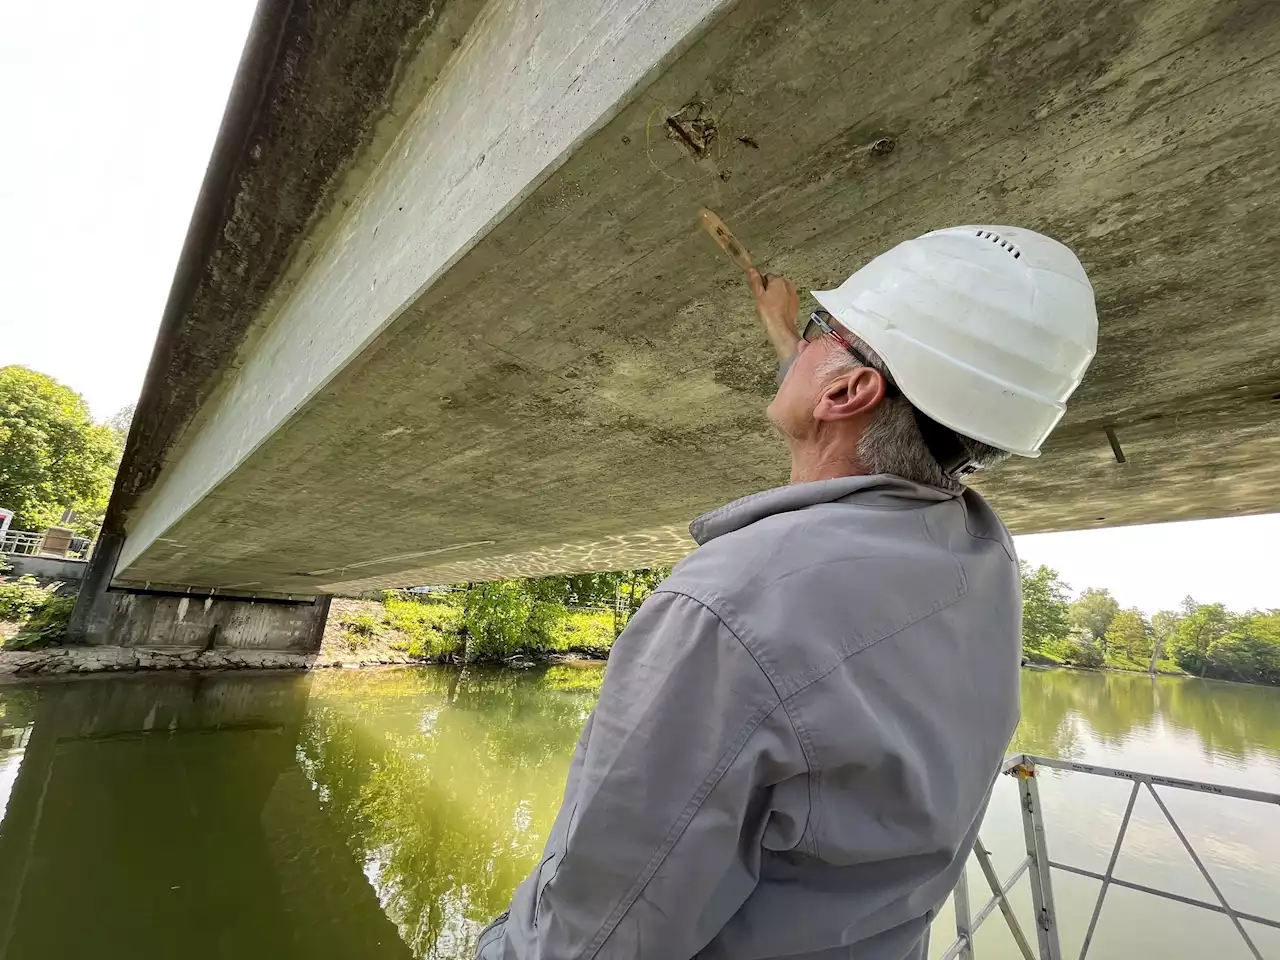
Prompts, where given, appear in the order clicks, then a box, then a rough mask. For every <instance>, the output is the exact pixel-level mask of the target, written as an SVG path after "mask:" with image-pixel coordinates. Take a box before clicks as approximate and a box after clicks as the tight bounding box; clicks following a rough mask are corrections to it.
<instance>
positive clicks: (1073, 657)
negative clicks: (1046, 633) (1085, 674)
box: [1041, 637, 1103, 667]
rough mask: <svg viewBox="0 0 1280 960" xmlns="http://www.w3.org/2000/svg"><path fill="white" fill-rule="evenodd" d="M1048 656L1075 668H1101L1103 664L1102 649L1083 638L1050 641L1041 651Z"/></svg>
mask: <svg viewBox="0 0 1280 960" xmlns="http://www.w3.org/2000/svg"><path fill="white" fill-rule="evenodd" d="M1041 652H1042V653H1044V654H1045V655H1046V656H1048V657H1051V658H1052V659H1054V660H1056V661H1058V662H1059V663H1066V664H1070V665H1071V666H1074V667H1100V666H1102V664H1103V656H1102V650H1101V648H1100V647H1099V646H1098V645H1097V644H1096V643H1094V642H1093V641H1091V640H1086V639H1084V638H1083V637H1068V638H1067V639H1065V640H1050V641H1049V642H1047V643H1046V644H1045V645H1044V647H1043V648H1042V650H1041Z"/></svg>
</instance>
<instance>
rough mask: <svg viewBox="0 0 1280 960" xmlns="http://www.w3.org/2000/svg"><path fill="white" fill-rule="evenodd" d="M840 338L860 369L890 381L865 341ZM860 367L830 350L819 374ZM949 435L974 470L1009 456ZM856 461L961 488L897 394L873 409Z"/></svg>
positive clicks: (919, 480)
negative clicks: (937, 458) (847, 345)
mask: <svg viewBox="0 0 1280 960" xmlns="http://www.w3.org/2000/svg"><path fill="white" fill-rule="evenodd" d="M844 336H845V339H847V340H848V341H849V345H850V346H852V347H853V348H854V349H855V350H857V351H858V352H859V353H861V354H862V355H863V356H864V357H866V358H867V363H866V366H868V367H870V368H871V369H873V370H875V371H876V372H877V373H879V374H880V376H882V377H884V378H885V381H886V383H893V382H894V380H893V376H892V374H890V373H889V368H888V367H887V366H885V363H884V361H883V360H881V359H880V355H879V354H878V353H876V352H875V351H874V350H872V349H871V347H870V346H868V345H867V343H866V341H865V340H863V339H861V338H860V337H856V336H853V335H851V334H844ZM861 366H863V364H861V363H859V362H858V358H857V357H855V356H853V354H851V353H849V352H848V351H847V350H840V351H838V352H832V353H831V355H830V357H829V358H828V359H827V360H825V361H824V362H823V365H822V367H821V369H820V370H819V375H820V376H823V377H827V376H832V375H834V374H837V373H841V372H843V371H845V370H851V369H853V368H854V367H861ZM942 429H943V430H946V429H947V428H946V427H942ZM955 437H956V440H957V441H958V442H959V443H960V446H961V448H962V449H963V450H964V452H965V453H966V454H967V455H968V457H969V460H970V462H971V463H973V464H975V465H976V466H977V467H978V468H979V470H986V469H988V468H990V467H994V466H995V465H996V464H998V463H1000V462H1002V461H1004V460H1007V459H1009V457H1010V456H1011V454H1010V453H1009V452H1008V451H1006V450H1001V449H999V448H998V447H992V446H989V445H987V444H985V443H979V442H978V441H977V440H973V439H970V438H969V437H966V436H964V435H963V434H960V433H956V434H955ZM858 459H859V460H860V461H862V465H863V467H865V468H866V470H867V471H868V472H869V473H871V474H877V473H891V474H893V475H894V476H898V477H902V478H903V479H904V480H914V481H915V482H916V483H924V484H928V485H929V486H932V487H942V488H943V489H944V490H961V489H963V487H964V484H963V483H962V482H961V481H960V480H956V479H953V478H952V477H948V476H947V475H946V474H945V473H944V472H943V470H942V467H941V466H940V465H939V464H938V461H937V460H936V459H934V456H933V454H932V453H930V452H929V447H928V445H927V444H926V443H925V442H924V436H923V435H922V434H921V433H920V425H919V423H918V422H917V421H916V411H915V407H913V406H912V404H911V401H910V400H908V399H907V398H906V396H905V395H903V394H902V393H901V392H900V391H899V392H896V393H894V394H893V396H890V395H889V393H886V394H885V397H884V400H882V401H881V403H880V405H879V406H878V407H877V408H876V411H875V413H874V414H873V415H872V418H871V422H870V423H869V424H867V429H866V430H865V431H863V434H862V436H861V437H860V438H859V439H858Z"/></svg>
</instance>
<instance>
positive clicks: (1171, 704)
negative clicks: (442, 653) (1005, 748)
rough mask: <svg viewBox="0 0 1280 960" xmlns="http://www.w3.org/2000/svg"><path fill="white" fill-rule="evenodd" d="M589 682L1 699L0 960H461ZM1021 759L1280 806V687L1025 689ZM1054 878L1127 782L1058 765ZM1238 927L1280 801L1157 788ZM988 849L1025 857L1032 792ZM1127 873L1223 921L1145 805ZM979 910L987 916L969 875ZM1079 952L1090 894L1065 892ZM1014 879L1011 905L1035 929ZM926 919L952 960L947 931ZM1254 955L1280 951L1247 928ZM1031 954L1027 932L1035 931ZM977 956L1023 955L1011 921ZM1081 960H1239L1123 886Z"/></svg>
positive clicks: (106, 685)
mask: <svg viewBox="0 0 1280 960" xmlns="http://www.w3.org/2000/svg"><path fill="white" fill-rule="evenodd" d="M600 676H601V668H600V667H599V666H598V665H583V666H562V667H553V668H549V669H546V670H531V671H526V672H521V673H516V672H500V671H482V670H471V671H468V672H466V673H465V674H462V673H460V672H459V671H457V670H451V669H446V668H419V669H404V670H375V671H349V670H347V671H326V672H317V673H313V674H309V675H259V676H244V675H226V674H223V675H220V676H212V677H207V676H181V677H174V676H168V677H158V676H141V677H116V678H108V679H87V680H75V681H67V682H56V683H55V682H48V683H43V684H39V685H12V686H4V687H0V817H2V819H0V958H4V960H51V958H82V957H84V958H88V957H93V958H131V960H150V958H169V957H183V958H191V960H195V958H205V957H209V958H212V957H219V958H223V957H225V958H236V960H249V958H259V957H261V958H273V960H289V958H295V957H296V958H308V960H314V958H329V957H333V958H337V957H343V958H347V957H350V958H370V960H373V958H384V957H385V958H391V957H395V958H410V957H418V958H454V957H469V956H470V955H471V954H470V951H471V948H472V945H473V943H474V938H475V935H476V932H477V930H478V928H479V926H480V924H481V923H482V922H483V921H485V920H487V919H488V918H489V917H490V916H492V915H493V914H495V913H497V912H499V911H500V910H502V909H503V908H504V907H505V906H506V903H507V900H508V898H509V896H510V894H511V891H512V889H513V888H514V887H515V885H516V884H517V883H518V882H519V880H520V878H521V877H522V876H523V875H524V874H525V873H526V872H527V871H528V870H529V868H530V866H531V865H532V864H533V863H534V861H535V858H536V857H537V855H538V853H539V852H540V850H541V846H542V840H543V837H544V836H545V834H546V831H547V830H548V828H549V827H550V824H551V820H552V817H553V815H554V813H555V808H556V806H557V804H558V802H559V798H560V793H561V790H562V788H563V783H564V776H565V772H566V769H567V766H568V761H569V755H570V752H571V750H572V747H573V744H574V742H575V740H576V738H577V735H578V730H579V728H580V727H581V725H582V723H583V721H584V720H585V719H586V717H587V714H588V712H589V711H590V710H591V707H592V705H593V703H594V702H595V698H596V694H597V690H598V688H599V681H600ZM1022 700H1023V716H1024V719H1023V722H1022V726H1021V727H1020V728H1019V730H1018V734H1017V737H1016V741H1015V744H1014V746H1013V748H1012V749H1016V750H1019V751H1027V752H1034V753H1040V754H1048V755H1056V756H1063V757H1068V758H1071V759H1077V760H1086V761H1089V762H1096V763H1101V764H1108V765H1112V766H1120V767H1129V768H1134V769H1139V770H1147V771H1153V772H1159V773H1164V774H1168V775H1173V776H1181V777H1188V778H1196V779H1203V780H1211V781H1217V782H1221V783H1227V784H1233V785H1237V786H1244V787H1250V788H1253V789H1256V790H1265V791H1271V792H1278V793H1280V690H1275V689H1268V688H1261V687H1250V686H1242V685H1235V684H1226V683H1217V682H1212V681H1202V680H1188V679H1174V678H1161V679H1158V680H1152V679H1150V678H1148V677H1145V676H1136V675H1122V674H1100V673H1081V672H1069V671H1050V670H1024V671H1023V675H1022ZM1039 784H1040V791H1041V798H1042V803H1043V806H1044V808H1045V811H1046V820H1047V830H1048V841H1049V845H1050V850H1051V853H1052V855H1053V857H1054V859H1057V860H1062V861H1065V862H1069V863H1076V864H1079V865H1080V866H1083V867H1087V868H1090V869H1094V870H1098V871H1102V870H1103V869H1105V866H1106V862H1107V859H1108V857H1109V855H1110V850H1111V844H1112V842H1113V841H1114V838H1115V832H1116V829H1117V827H1118V825H1119V819H1120V815H1121V813H1122V811H1123V808H1124V804H1125V801H1126V799H1127V797H1128V790H1129V785H1128V784H1126V783H1124V782H1121V781H1115V780H1101V779H1098V778H1094V777H1089V776H1084V775H1081V774H1056V773H1053V772H1049V771H1046V772H1044V773H1043V774H1042V776H1041V777H1040V778H1039ZM1163 795H1164V796H1166V797H1167V800H1166V802H1167V803H1168V805H1169V807H1170V809H1171V810H1172V812H1173V813H1174V814H1175V816H1176V817H1177V818H1178V821H1179V823H1180V824H1181V826H1182V827H1183V829H1184V830H1185V832H1186V833H1187V835H1188V836H1189V837H1190V839H1191V840H1192V842H1193V844H1194V845H1195V846H1196V848H1197V850H1198V852H1199V853H1200V855H1201V856H1202V857H1203V859H1204V860H1205V862H1206V864H1207V865H1208V866H1209V869H1210V871H1211V872H1212V873H1213V875H1214V877H1215V879H1216V880H1217V881H1218V883H1219V885H1220V886H1221V888H1222V890H1223V892H1224V893H1225V894H1226V896H1227V897H1228V899H1229V900H1230V901H1232V903H1233V906H1235V907H1236V908H1237V909H1240V910H1244V911H1250V912H1253V913H1257V914H1263V915H1268V916H1272V917H1277V916H1280V807H1276V806H1265V805H1263V804H1257V803H1248V802H1245V801H1241V800H1235V799H1228V798H1221V797H1213V796H1206V795H1200V794H1193V793H1186V792H1183V791H1176V790H1170V789H1166V790H1165V791H1164V792H1163ZM983 838H984V840H985V842H986V844H987V846H988V847H989V848H991V850H992V852H993V856H994V858H995V860H996V864H997V867H998V869H999V870H1000V871H1001V872H1002V873H1004V872H1007V870H1009V869H1010V868H1011V867H1012V866H1013V865H1015V864H1016V863H1018V862H1019V861H1020V860H1021V858H1022V855H1023V852H1024V850H1023V838H1022V824H1021V819H1020V817H1019V814H1018V805H1017V792H1016V784H1015V783H1014V782H1013V781H1012V780H1010V779H1008V778H1001V782H1000V783H999V784H998V785H997V789H996V794H995V796H994V798H993V801H992V806H991V810H990V812H989V814H988V817H987V820H986V823H985V825H984V828H983ZM1116 872H1117V875H1118V876H1120V877H1122V878H1126V879H1129V880H1132V881H1135V882H1139V883H1147V884H1152V885H1158V886H1162V887H1164V888H1167V889H1172V890H1174V891H1175V892H1178V893H1183V894H1185V895H1187V896H1192V897H1197V898H1200V899H1205V900H1212V899H1213V895H1212V893H1211V892H1210V891H1209V889H1208V888H1207V886H1205V884H1204V882H1203V880H1201V879H1200V877H1199V875H1198V874H1197V872H1196V870H1195V868H1194V866H1193V865H1192V863H1191V861H1190V859H1189V858H1188V856H1187V854H1186V853H1185V851H1184V850H1183V849H1182V847H1181V845H1180V844H1179V842H1178V839H1177V837H1176V835H1175V834H1174V833H1173V832H1172V830H1171V829H1170V828H1169V827H1168V826H1167V825H1165V824H1164V822H1163V820H1162V818H1161V816H1160V813H1159V810H1158V808H1157V807H1156V806H1155V804H1154V802H1153V801H1152V800H1151V799H1150V797H1147V796H1141V797H1140V798H1139V801H1138V804H1137V806H1136V808H1135V814H1134V821H1133V823H1132V825H1131V827H1130V830H1129V836H1128V839H1127V840H1126V844H1125V848H1124V852H1123V853H1122V854H1121V856H1120V860H1119V863H1118V866H1117V871H1116ZM971 877H972V879H971V890H972V891H973V893H972V897H973V900H974V902H975V904H979V903H981V902H982V901H983V900H985V899H986V898H985V896H984V895H983V892H984V890H985V888H984V886H983V881H982V879H981V876H980V874H978V873H977V871H976V870H973V871H971ZM1054 883H1055V894H1056V897H1057V902H1058V911H1059V916H1060V922H1061V926H1062V928H1063V935H1062V940H1063V948H1064V956H1067V957H1071V958H1074V957H1075V956H1077V955H1078V952H1079V946H1080V941H1081V938H1082V936H1083V931H1084V928H1085V926H1086V924H1087V922H1088V917H1089V914H1090V912H1091V910H1092V907H1093V898H1094V896H1095V895H1096V890H1097V884H1096V883H1095V882H1094V881H1092V880H1088V879H1084V878H1080V877H1076V876H1074V875H1069V874H1061V873H1055V875H1054ZM1029 900H1030V898H1029V895H1028V893H1027V887H1026V881H1023V883H1022V884H1021V885H1020V886H1019V887H1018V888H1017V890H1016V891H1015V893H1014V894H1013V901H1014V904H1015V906H1016V907H1017V909H1018V910H1019V912H1020V915H1021V916H1022V917H1023V918H1024V923H1026V925H1027V929H1028V931H1029V932H1030V930H1031V926H1030V922H1029V920H1030V906H1029ZM952 924H953V921H952V916H951V914H950V913H949V912H947V911H944V912H943V914H942V915H941V916H939V918H938V920H937V921H936V923H935V927H934V934H933V940H932V947H933V949H932V953H933V955H934V956H935V957H936V956H938V955H939V954H940V953H941V952H942V950H943V949H944V948H945V947H946V946H947V945H948V944H949V943H950V942H951V940H952V939H953V937H954V928H953V925H952ZM1248 926H1249V931H1250V933H1251V934H1252V935H1253V936H1254V938H1255V942H1256V943H1257V945H1258V948H1259V950H1260V951H1261V953H1262V955H1263V956H1264V957H1280V930H1274V929H1271V928H1265V927H1262V926H1259V925H1252V924H1251V925H1248ZM1033 939H1034V935H1033ZM975 955H976V956H977V957H979V958H986V957H992V958H999V960H1007V958H1011V957H1014V956H1016V952H1015V949H1014V946H1013V943H1012V940H1011V939H1010V937H1009V935H1008V934H1007V933H1006V932H1005V930H1004V928H1003V924H1002V921H1001V918H1000V915H999V914H998V913H997V914H996V915H994V916H993V917H992V918H991V919H990V920H989V921H988V922H987V924H986V925H985V926H984V927H983V928H982V930H981V932H980V933H979V934H978V937H977V941H976V954H975ZM1089 956H1090V957H1098V958H1107V957H1110V958H1131V957H1160V958H1193V957H1194V958H1199V957H1212V958H1214V960H1231V958H1235V957H1240V958H1246V957H1248V956H1250V954H1249V953H1248V951H1247V950H1246V948H1245V946H1244V943H1243V941H1241V939H1240V938H1239V936H1238V935H1237V934H1236V933H1235V931H1234V929H1233V928H1232V927H1231V924H1230V921H1229V920H1228V919H1227V918H1226V917H1224V916H1222V915H1218V914H1211V913H1208V912H1206V911H1201V910H1196V909H1193V908H1190V907H1186V906H1182V905H1179V904H1176V903H1170V902H1167V901H1162V900H1157V899H1154V898H1152V897H1149V896H1147V895H1145V894H1142V893H1137V892H1133V891H1128V890H1124V889H1117V888H1113V889H1112V892H1111V893H1109V894H1108V896H1107V900H1106V905H1105V907H1104V909H1103V912H1102V917H1101V921H1100V923H1099V925H1098V932H1097V934H1096V936H1095V939H1094V944H1093V947H1092V948H1091V950H1090V953H1089Z"/></svg>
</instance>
